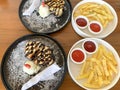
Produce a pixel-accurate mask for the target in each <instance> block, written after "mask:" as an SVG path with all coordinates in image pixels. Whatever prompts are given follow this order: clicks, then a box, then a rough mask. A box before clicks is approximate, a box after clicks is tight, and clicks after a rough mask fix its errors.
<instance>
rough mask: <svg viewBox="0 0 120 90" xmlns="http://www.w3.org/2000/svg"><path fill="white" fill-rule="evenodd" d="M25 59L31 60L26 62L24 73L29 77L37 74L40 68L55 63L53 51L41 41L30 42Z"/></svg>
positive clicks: (27, 44)
mask: <svg viewBox="0 0 120 90" xmlns="http://www.w3.org/2000/svg"><path fill="white" fill-rule="evenodd" d="M25 57H27V58H28V59H29V60H27V61H26V62H25V64H24V66H23V71H24V72H26V73H28V74H29V75H32V74H35V73H37V72H38V71H39V70H40V68H42V67H48V66H50V65H51V64H53V62H54V58H53V57H54V56H53V52H52V50H51V49H50V47H48V46H46V45H44V44H42V43H41V42H40V41H28V42H27V43H26V46H25Z"/></svg>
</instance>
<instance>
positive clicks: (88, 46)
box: [84, 41, 96, 53]
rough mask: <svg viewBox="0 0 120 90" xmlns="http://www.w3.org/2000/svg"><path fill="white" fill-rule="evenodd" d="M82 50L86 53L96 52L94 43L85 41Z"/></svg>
mask: <svg viewBox="0 0 120 90" xmlns="http://www.w3.org/2000/svg"><path fill="white" fill-rule="evenodd" d="M84 49H85V50H86V51H87V52H90V53H91V52H94V51H95V50H96V45H95V43H94V42H92V41H86V42H85V43H84Z"/></svg>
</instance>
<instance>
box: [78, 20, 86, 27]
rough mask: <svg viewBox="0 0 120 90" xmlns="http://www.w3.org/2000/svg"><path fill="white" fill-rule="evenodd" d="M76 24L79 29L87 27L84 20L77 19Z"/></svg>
mask: <svg viewBox="0 0 120 90" xmlns="http://www.w3.org/2000/svg"><path fill="white" fill-rule="evenodd" d="M76 23H77V24H78V25H79V26H80V27H85V26H86V25H87V21H86V20H85V19H84V18H78V19H77V20H76Z"/></svg>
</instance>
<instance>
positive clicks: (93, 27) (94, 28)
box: [90, 23, 101, 32]
mask: <svg viewBox="0 0 120 90" xmlns="http://www.w3.org/2000/svg"><path fill="white" fill-rule="evenodd" d="M90 29H91V30H92V31H94V32H100V30H101V27H100V25H99V24H97V23H91V24H90Z"/></svg>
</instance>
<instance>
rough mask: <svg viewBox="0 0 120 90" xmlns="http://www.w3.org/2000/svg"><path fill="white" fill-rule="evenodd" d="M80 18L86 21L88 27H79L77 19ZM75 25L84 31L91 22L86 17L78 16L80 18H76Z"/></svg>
mask: <svg viewBox="0 0 120 90" xmlns="http://www.w3.org/2000/svg"><path fill="white" fill-rule="evenodd" d="M79 18H82V19H84V20H85V21H86V25H85V26H79V25H78V24H77V22H76V21H77V19H79ZM75 23H76V25H77V26H78V28H80V29H81V30H83V29H85V28H87V27H88V24H89V20H88V18H87V17H85V16H78V17H76V18H75Z"/></svg>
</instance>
